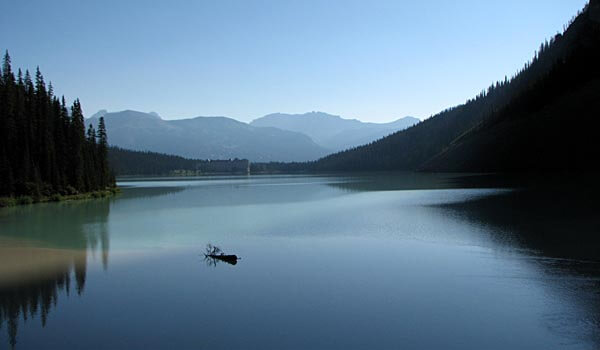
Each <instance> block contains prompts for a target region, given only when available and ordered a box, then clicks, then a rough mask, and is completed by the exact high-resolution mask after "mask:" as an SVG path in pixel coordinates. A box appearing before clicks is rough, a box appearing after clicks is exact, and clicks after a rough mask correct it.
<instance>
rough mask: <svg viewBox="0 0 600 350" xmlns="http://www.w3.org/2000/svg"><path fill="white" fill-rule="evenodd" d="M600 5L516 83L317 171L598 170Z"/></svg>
mask: <svg viewBox="0 0 600 350" xmlns="http://www.w3.org/2000/svg"><path fill="white" fill-rule="evenodd" d="M599 27H600V1H599V0H592V1H591V2H590V3H589V4H588V5H587V6H586V8H585V9H584V10H583V11H581V12H580V13H579V14H578V16H577V17H576V18H574V20H573V21H572V22H571V23H570V25H569V26H568V28H567V30H566V31H565V32H564V33H562V34H557V35H556V36H555V37H554V38H552V39H551V40H550V41H549V42H545V43H544V44H542V45H541V47H540V49H539V51H538V53H537V54H536V56H535V57H534V59H533V60H532V61H531V62H529V63H527V64H526V65H525V67H524V68H523V69H522V70H521V71H520V72H519V73H518V74H516V75H515V76H514V77H513V78H512V79H510V80H508V79H505V80H503V81H500V82H498V83H496V84H494V85H492V86H490V87H489V88H488V89H487V90H485V91H483V92H482V93H481V94H479V95H478V96H477V97H475V98H473V99H471V100H469V101H467V102H466V103H465V104H463V105H460V106H457V107H453V108H450V109H448V110H445V111H443V112H441V113H439V114H437V115H435V116H433V117H431V118H429V119H427V120H425V121H423V122H421V123H419V124H418V125H416V126H413V127H411V128H409V129H407V130H405V131H401V132H397V133H395V134H393V135H390V136H388V137H386V138H384V139H382V140H380V141H377V142H373V143H371V144H369V145H365V146H361V147H357V148H355V149H352V150H349V151H346V152H340V153H337V154H333V155H330V156H327V157H325V158H323V159H321V160H319V161H318V162H317V163H316V164H314V169H316V170H322V171H323V170H327V171H330V170H346V171H355V170H417V169H423V170H430V171H530V170H571V169H573V170H577V169H589V168H590V167H593V168H595V167H596V166H595V165H594V164H593V161H592V159H594V158H592V157H593V156H594V155H598V144H597V142H594V141H593V140H594V138H593V137H592V135H591V133H592V130H594V129H593V128H591V125H592V124H591V123H592V122H593V121H594V120H593V118H595V117H597V116H598V115H599V113H598V112H599V108H598V107H599V103H598V99H599V98H598V97H599V96H600V86H599V82H598V71H599V67H598V62H600V60H599V58H600V57H599V56H598V52H599V48H600V30H599Z"/></svg>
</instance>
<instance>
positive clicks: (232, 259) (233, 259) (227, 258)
mask: <svg viewBox="0 0 600 350" xmlns="http://www.w3.org/2000/svg"><path fill="white" fill-rule="evenodd" d="M204 256H206V257H208V258H211V259H216V260H220V261H223V262H226V263H228V264H231V265H235V264H237V261H238V259H239V258H238V257H237V255H225V254H204Z"/></svg>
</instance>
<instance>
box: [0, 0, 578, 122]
mask: <svg viewBox="0 0 600 350" xmlns="http://www.w3.org/2000/svg"><path fill="white" fill-rule="evenodd" d="M586 2H587V1H586V0H490V1H481V0H455V1H447V0H438V1H423V0H419V1H416V0H414V1H402V0H364V1H352V0H343V1H342V0H339V1H338V0H329V1H328V0H322V1H311V0H299V1H286V0H265V1H251V0H238V1H229V0H214V1H200V0H190V1H142V0H135V1H133V0H127V1H124V0H121V1H113V0H103V1H82V0H73V1H48V0H44V1H32V0H7V1H5V2H4V3H3V4H2V9H1V11H0V49H2V51H4V50H5V49H8V50H9V52H10V53H11V56H12V57H13V64H14V66H18V67H24V68H29V69H30V70H34V69H35V66H36V65H39V66H40V68H41V70H42V72H43V73H44V76H45V77H46V80H47V81H49V80H50V81H52V82H53V84H54V85H55V87H56V91H57V93H59V94H64V95H65V97H67V99H73V98H75V97H79V98H80V99H81V101H82V105H83V107H84V112H85V113H86V115H87V116H89V115H91V114H92V113H95V112H96V111H97V110H99V109H108V110H109V111H116V110H123V109H135V110H140V111H146V112H148V111H156V112H158V113H159V114H160V115H161V116H163V117H164V118H166V119H174V118H183V117H192V116H198V115H225V116H230V117H234V118H236V119H239V120H243V121H249V120H252V119H254V118H257V117H260V116H262V115H264V114H268V113H272V112H288V113H302V112H307V111H313V110H318V111H325V112H329V113H333V114H338V115H342V116H344V117H352V118H359V119H362V120H368V121H376V122H379V121H388V120H393V119H396V118H399V117H402V116H406V115H412V116H416V117H420V118H426V117H428V116H430V115H431V114H434V113H436V112H438V111H440V110H442V109H444V108H446V107H450V106H453V105H456V104H459V103H462V102H464V101H465V100H466V99H467V98H469V97H472V96H474V95H475V94H477V93H478V92H479V91H480V90H481V89H483V88H485V87H487V86H488V85H489V84H490V83H491V82H492V81H495V80H498V79H502V78H503V77H504V76H505V75H508V76H510V75H512V74H513V73H515V72H516V71H517V70H518V69H519V68H521V67H522V65H523V64H524V63H525V61H527V60H528V59H530V58H531V57H532V55H533V53H534V51H535V49H536V48H537V47H538V46H539V44H540V43H541V42H542V41H543V40H544V39H546V38H549V37H551V36H552V35H553V34H555V33H556V32H557V31H559V30H562V27H563V24H565V23H566V22H567V21H568V20H569V19H570V18H571V17H572V16H573V15H575V13H576V12H577V10H579V9H581V8H583V6H584V5H585V3H586Z"/></svg>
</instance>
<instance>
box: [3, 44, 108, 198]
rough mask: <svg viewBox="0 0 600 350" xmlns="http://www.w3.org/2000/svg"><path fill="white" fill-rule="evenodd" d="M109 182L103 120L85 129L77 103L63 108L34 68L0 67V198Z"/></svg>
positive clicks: (76, 189)
mask: <svg viewBox="0 0 600 350" xmlns="http://www.w3.org/2000/svg"><path fill="white" fill-rule="evenodd" d="M114 186H115V178H114V176H113V175H112V174H111V171H110V169H109V165H108V142H107V135H106V126H105V124H104V120H103V119H101V120H100V124H99V125H98V130H97V131H96V130H95V129H94V128H93V127H92V126H91V125H90V126H89V128H88V129H87V131H86V127H85V121H84V117H83V112H82V109H81V103H80V102H79V100H78V99H77V100H75V101H74V102H73V104H72V105H71V106H70V108H69V109H68V108H67V105H66V103H65V98H64V96H63V97H62V98H60V99H59V98H58V97H57V96H55V93H54V87H53V86H52V83H50V84H48V85H46V83H45V81H44V77H43V75H42V73H41V72H40V70H39V67H38V68H37V69H36V72H35V77H33V78H32V77H31V75H30V73H29V71H28V70H26V71H25V73H24V74H23V73H22V71H21V69H19V70H18V72H17V73H16V75H15V73H14V72H13V70H12V67H11V58H10V55H9V54H8V51H7V52H6V54H5V55H4V59H3V62H2V67H1V68H0V197H17V196H30V197H33V198H41V197H50V196H54V195H72V194H79V193H85V192H92V191H98V190H104V189H107V188H110V187H114Z"/></svg>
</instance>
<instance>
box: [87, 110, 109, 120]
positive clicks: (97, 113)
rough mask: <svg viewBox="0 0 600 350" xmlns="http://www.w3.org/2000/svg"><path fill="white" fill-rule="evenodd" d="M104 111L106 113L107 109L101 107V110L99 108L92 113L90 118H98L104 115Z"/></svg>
mask: <svg viewBox="0 0 600 350" xmlns="http://www.w3.org/2000/svg"><path fill="white" fill-rule="evenodd" d="M106 113H108V111H107V110H106V109H101V110H99V111H98V112H96V113H94V114H92V115H91V116H90V119H91V118H100V117H104V115H105V114H106Z"/></svg>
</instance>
